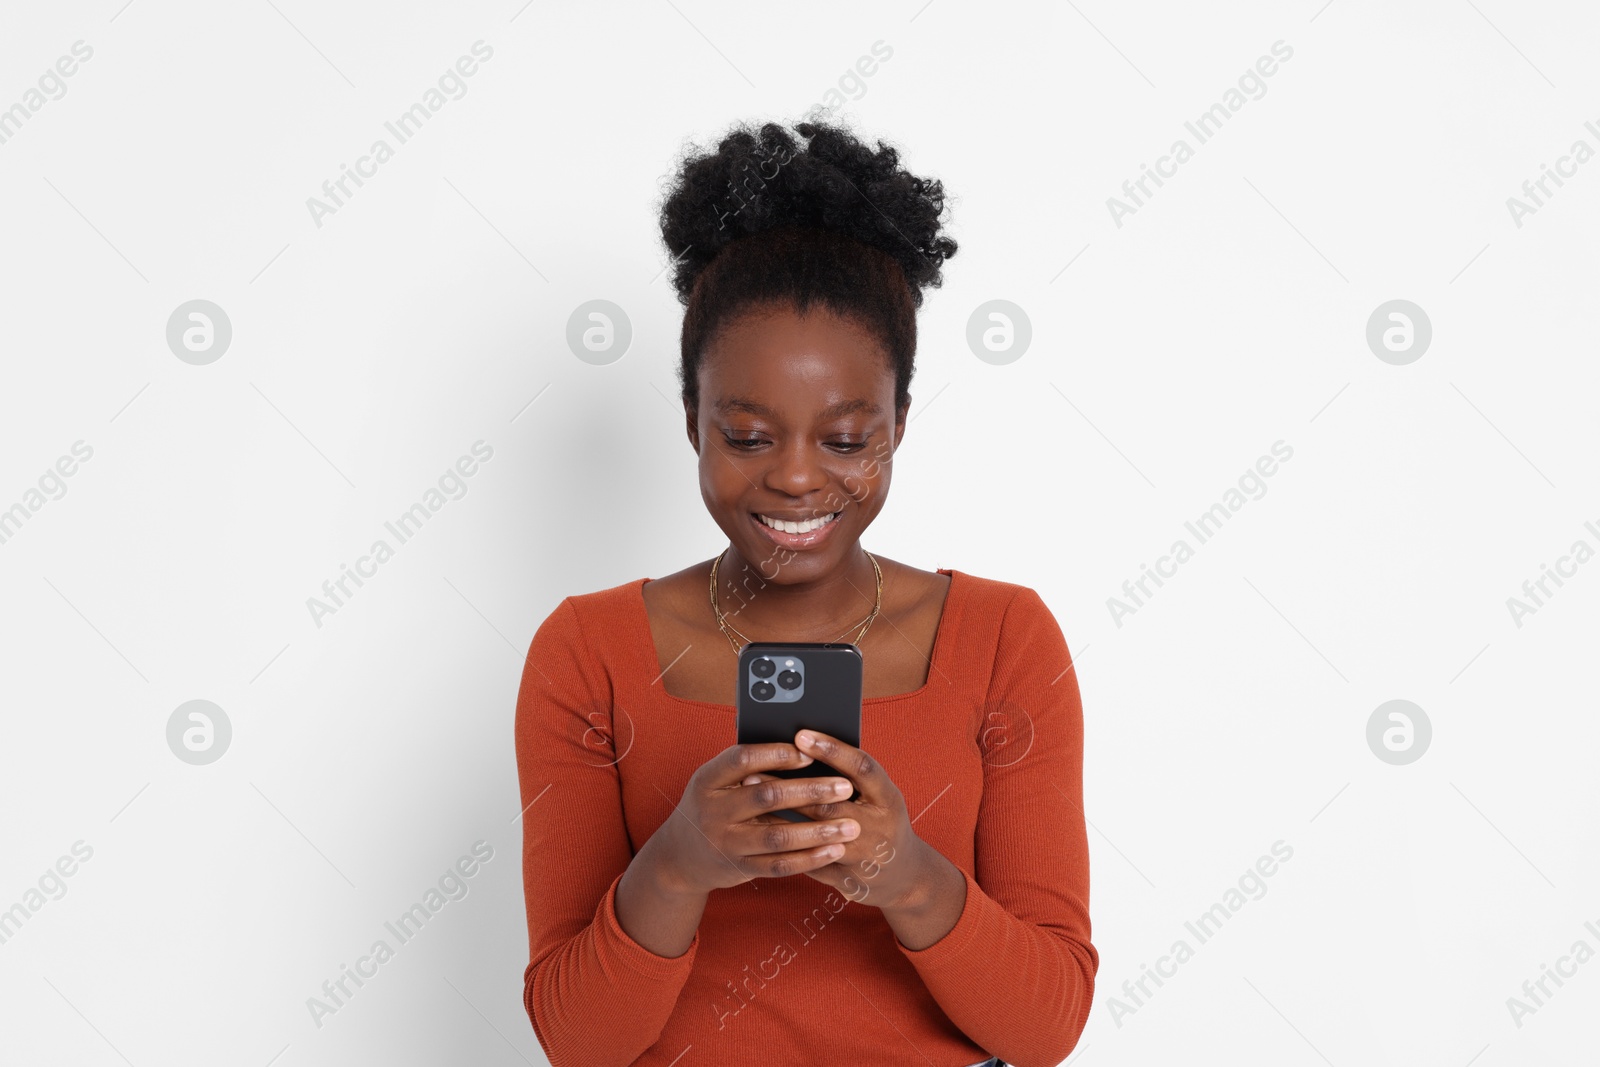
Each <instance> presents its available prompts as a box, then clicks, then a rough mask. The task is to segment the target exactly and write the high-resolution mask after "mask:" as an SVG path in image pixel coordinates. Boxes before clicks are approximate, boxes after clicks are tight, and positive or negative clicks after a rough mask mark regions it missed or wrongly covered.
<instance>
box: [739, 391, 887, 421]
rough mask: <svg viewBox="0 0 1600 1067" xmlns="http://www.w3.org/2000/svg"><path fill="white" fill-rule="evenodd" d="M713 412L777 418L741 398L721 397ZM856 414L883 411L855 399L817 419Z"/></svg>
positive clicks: (821, 413) (821, 414)
mask: <svg viewBox="0 0 1600 1067" xmlns="http://www.w3.org/2000/svg"><path fill="white" fill-rule="evenodd" d="M715 410H716V411H718V412H720V413H723V414H728V413H730V412H734V411H742V412H745V413H746V414H749V415H763V416H765V417H767V418H769V419H775V418H777V414H776V413H775V412H774V411H773V410H772V409H771V408H769V407H767V406H766V405H765V404H762V403H759V402H757V401H755V400H751V399H750V398H749V397H743V396H728V397H723V398H722V399H720V400H718V401H717V402H716V405H715ZM857 412H860V413H862V414H866V415H878V414H881V413H882V412H883V409H882V408H880V407H879V406H878V405H877V404H874V403H872V402H871V401H869V400H863V399H861V398H860V397H857V398H856V399H854V400H841V401H840V402H839V403H837V404H834V405H833V406H832V407H829V408H827V409H825V410H824V411H822V412H820V413H819V415H818V417H819V418H822V419H837V418H840V417H841V416H844V415H854V414H856V413H857Z"/></svg>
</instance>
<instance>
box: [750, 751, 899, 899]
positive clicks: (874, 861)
mask: <svg viewBox="0 0 1600 1067" xmlns="http://www.w3.org/2000/svg"><path fill="white" fill-rule="evenodd" d="M808 737H809V738H811V739H812V740H811V741H810V742H809V743H808V742H807V740H806V739H807V738H808ZM795 745H796V746H798V747H799V749H800V751H802V752H804V753H806V754H807V755H809V756H812V757H814V758H815V759H816V760H817V762H819V763H826V764H827V765H828V766H829V767H832V768H833V769H834V771H836V772H837V773H838V774H839V775H840V776H841V777H844V778H848V779H850V781H852V782H854V783H855V787H856V790H857V791H858V792H859V793H860V796H859V797H857V798H856V799H855V800H841V801H836V802H834V803H831V804H811V805H808V806H806V807H803V808H796V809H794V810H795V811H797V812H799V813H800V814H801V815H804V816H806V817H807V818H810V819H854V820H855V821H856V823H858V824H859V825H860V827H861V832H860V833H859V834H857V835H856V837H855V839H854V840H852V841H846V842H844V855H842V856H840V857H839V858H838V859H837V860H835V861H834V862H833V863H830V864H828V865H826V866H824V867H818V868H815V869H813V870H809V871H806V872H804V873H805V875H806V877H807V878H811V879H814V880H816V881H818V882H823V883H825V884H827V885H831V886H833V887H834V888H835V889H837V890H839V892H840V893H841V894H843V895H844V896H845V897H847V898H848V899H850V900H853V901H855V902H857V903H858V904H870V905H871V906H873V907H875V908H885V909H892V908H897V907H905V906H908V905H910V904H912V903H914V902H915V901H916V900H917V898H918V896H919V894H920V892H921V891H922V890H924V889H925V888H926V882H925V880H924V879H923V877H922V873H923V871H924V869H925V867H924V857H925V855H926V852H925V850H926V849H927V847H928V846H927V843H926V842H924V841H923V840H922V838H920V837H918V836H917V835H916V832H915V831H914V830H912V829H911V819H910V817H909V816H908V815H907V813H906V803H905V797H903V796H902V795H901V793H900V789H899V787H898V786H896V785H895V784H894V782H893V781H892V780H891V779H890V778H889V775H888V772H886V771H885V770H884V769H883V765H882V764H881V763H879V762H878V761H877V760H875V759H873V758H872V757H871V756H869V755H867V753H865V752H863V751H862V750H861V749H859V748H856V747H855V746H854V745H848V744H846V743H845V742H843V741H841V740H839V739H838V738H837V737H833V736H830V735H829V734H825V733H821V732H819V731H816V730H801V731H799V732H798V733H797V734H795ZM770 777H772V776H771V775H766V774H752V775H748V776H747V777H745V778H744V779H743V780H742V781H741V782H740V784H741V785H755V784H757V783H759V782H763V781H766V780H767V779H768V778H770ZM780 819H781V816H777V815H767V816H765V817H763V819H762V821H779V820H780Z"/></svg>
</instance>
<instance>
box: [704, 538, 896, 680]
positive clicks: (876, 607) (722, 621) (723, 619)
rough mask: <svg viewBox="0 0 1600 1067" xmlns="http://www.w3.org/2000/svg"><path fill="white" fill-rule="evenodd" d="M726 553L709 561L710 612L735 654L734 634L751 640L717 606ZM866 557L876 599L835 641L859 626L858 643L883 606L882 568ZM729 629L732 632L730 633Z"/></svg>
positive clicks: (719, 554) (864, 550)
mask: <svg viewBox="0 0 1600 1067" xmlns="http://www.w3.org/2000/svg"><path fill="white" fill-rule="evenodd" d="M730 547H732V546H730ZM862 551H863V552H866V549H862ZM727 554H728V550H727V549H726V548H725V549H723V550H722V551H721V552H720V553H718V554H717V558H716V559H715V560H713V561H712V563H711V612H712V614H713V615H715V616H716V617H717V628H718V629H720V630H721V631H722V633H723V636H724V637H726V638H727V639H728V643H729V644H730V645H732V646H733V651H734V654H735V655H737V654H738V652H739V643H738V642H737V641H735V640H734V639H733V636H734V634H739V637H740V638H742V639H743V640H744V643H745V644H747V645H748V644H750V643H751V642H750V638H748V637H745V635H744V634H742V633H739V631H738V630H737V629H735V628H734V626H733V624H732V623H730V622H729V621H728V619H727V616H725V615H723V614H722V609H721V608H719V607H718V606H717V568H718V567H719V566H721V565H722V557H723V556H726V555H727ZM867 559H869V560H871V561H872V572H873V574H875V575H877V579H878V593H877V599H876V601H875V603H874V604H873V605H872V613H871V614H870V615H868V616H867V617H866V620H865V621H863V622H859V623H856V624H855V626H851V627H850V628H849V629H847V630H845V632H844V633H843V634H840V635H839V636H838V637H837V638H835V640H836V641H842V640H843V639H844V637H845V634H848V633H849V632H850V631H851V630H854V629H856V628H857V627H860V631H861V632H860V633H858V634H856V636H855V643H859V642H860V641H861V639H862V638H863V637H865V636H867V630H868V629H870V628H871V626H872V621H873V620H874V619H876V618H877V617H878V612H879V611H880V610H882V608H883V569H882V568H880V567H879V566H878V558H877V557H876V556H874V555H873V554H872V553H871V552H867ZM729 631H732V632H731V633H730V632H729Z"/></svg>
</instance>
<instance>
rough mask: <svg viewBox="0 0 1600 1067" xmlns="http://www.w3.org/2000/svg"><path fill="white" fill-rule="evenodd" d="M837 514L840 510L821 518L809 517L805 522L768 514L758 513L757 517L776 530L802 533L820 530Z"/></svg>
mask: <svg viewBox="0 0 1600 1067" xmlns="http://www.w3.org/2000/svg"><path fill="white" fill-rule="evenodd" d="M837 515H838V512H835V513H834V514H833V515H824V516H822V517H821V518H820V519H807V520H805V521H804V522H792V521H790V520H788V519H773V518H769V517H767V516H766V515H757V516H756V517H757V518H758V519H760V520H761V521H762V522H764V523H766V524H767V525H768V526H770V527H772V528H773V529H774V530H782V531H783V532H784V533H792V534H802V533H810V532H811V531H812V530H820V529H821V528H822V527H824V526H826V525H828V523H830V522H832V521H833V520H834V518H835V516H837Z"/></svg>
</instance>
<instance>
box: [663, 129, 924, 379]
mask: <svg viewBox="0 0 1600 1067" xmlns="http://www.w3.org/2000/svg"><path fill="white" fill-rule="evenodd" d="M794 131H795V133H798V134H799V135H800V137H801V138H803V139H804V141H805V143H804V144H803V145H802V144H800V143H799V141H798V140H797V139H796V138H795V137H794V136H793V135H791V133H790V132H789V131H788V130H787V129H785V128H784V127H783V126H782V125H779V124H778V123H774V122H768V123H764V124H763V125H761V126H760V127H759V128H757V127H755V126H754V125H753V124H749V123H741V124H738V125H735V126H734V127H733V128H732V129H731V130H730V131H729V132H727V133H726V134H724V135H723V137H722V140H721V143H719V144H718V145H717V149H716V151H715V152H710V153H701V152H699V150H698V149H694V148H691V149H689V151H688V153H687V154H686V156H685V158H683V159H682V160H681V162H680V164H679V166H678V168H677V173H676V175H675V178H674V180H673V183H672V185H671V188H670V189H669V190H668V191H667V195H666V196H665V198H664V200H663V202H662V204H661V216H660V222H661V239H662V241H663V242H664V243H665V244H666V246H667V251H668V252H670V253H671V254H672V258H673V261H674V262H675V264H676V266H675V268H674V272H673V278H672V283H673V287H674V288H675V289H676V290H677V292H678V300H679V302H680V303H681V304H683V305H684V308H685V310H684V317H683V331H682V336H681V338H680V350H681V360H680V364H679V367H678V376H679V381H680V383H681V385H682V394H683V399H684V402H685V403H686V404H688V405H689V407H690V409H691V410H694V409H697V408H698V407H699V368H700V362H701V356H702V354H703V353H704V351H705V349H706V347H707V346H708V344H709V343H710V341H711V339H712V337H713V335H714V334H715V333H716V331H717V329H718V328H719V327H721V326H722V325H723V324H725V323H726V322H728V321H729V320H731V319H732V318H734V317H735V316H736V315H738V314H739V313H740V312H742V311H745V310H747V309H749V308H751V307H753V306H755V305H759V304H764V303H768V302H773V301H783V302H786V303H788V304H790V305H791V306H793V307H794V308H795V310H796V311H797V312H798V313H800V314H802V315H804V314H805V313H806V311H807V309H808V308H809V307H810V305H811V304H812V303H814V302H815V303H818V304H821V305H822V306H824V307H827V308H828V309H830V310H832V311H833V312H835V313H836V314H839V315H841V316H845V317H848V318H851V319H853V320H855V321H858V322H860V323H861V324H863V325H864V326H866V327H867V328H869V329H871V330H872V331H873V332H875V333H876V334H877V335H878V337H879V338H880V339H881V340H882V341H883V345H884V349H885V351H886V353H887V354H888V357H889V360H890V363H891V365H892V368H893V370H894V373H895V407H896V409H898V410H903V409H904V407H905V405H906V404H907V403H909V401H910V399H911V393H910V385H911V375H912V373H913V371H914V365H915V358H916V349H917V320H916V310H917V309H918V308H920V307H921V306H922V290H923V289H924V288H925V287H929V286H932V287H934V288H937V287H938V286H939V285H941V284H942V282H943V278H942V277H941V275H940V267H941V266H942V265H943V263H944V261H945V260H947V259H949V258H950V257H951V256H953V255H955V253H956V243H955V241H953V240H951V239H950V238H949V237H948V236H946V235H944V234H942V233H941V232H940V226H941V221H942V216H943V215H944V213H945V192H944V186H943V184H942V183H941V182H939V181H938V180H937V179H929V178H921V177H918V176H917V175H915V174H911V173H910V172H908V171H906V170H905V169H904V168H902V167H901V166H900V158H899V153H898V152H897V151H896V149H895V148H894V147H893V146H891V145H887V144H885V143H884V142H883V141H881V140H880V141H878V143H877V148H876V149H873V148H871V147H869V146H868V145H866V144H863V143H862V142H861V141H860V140H858V139H857V138H856V136H855V135H854V134H853V133H852V132H851V131H850V130H848V129H846V128H845V127H843V126H837V125H830V124H827V123H821V122H810V121H806V122H800V123H798V124H796V125H795V126H794Z"/></svg>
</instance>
